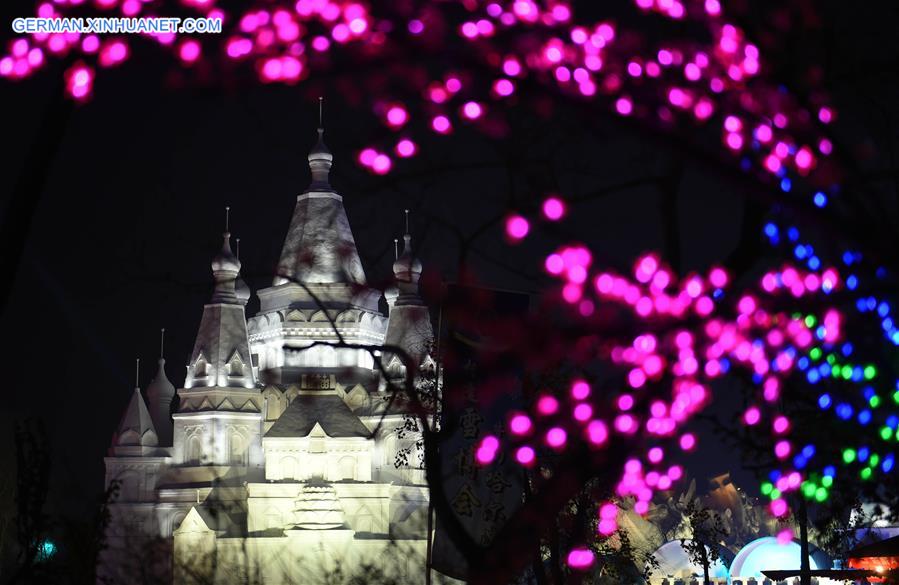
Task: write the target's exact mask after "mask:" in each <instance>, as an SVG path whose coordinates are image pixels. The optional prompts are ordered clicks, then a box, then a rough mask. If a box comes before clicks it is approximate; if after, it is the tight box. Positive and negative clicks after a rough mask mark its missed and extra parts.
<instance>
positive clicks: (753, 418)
mask: <svg viewBox="0 0 899 585" xmlns="http://www.w3.org/2000/svg"><path fill="white" fill-rule="evenodd" d="M761 418H762V413H761V411H759V409H758V408H756V407H755V406H750V407H749V408H747V409H746V412H744V413H743V422H744V423H746V424H747V425H749V426H753V425H756V424H758V422H759V421H760V420H761Z"/></svg>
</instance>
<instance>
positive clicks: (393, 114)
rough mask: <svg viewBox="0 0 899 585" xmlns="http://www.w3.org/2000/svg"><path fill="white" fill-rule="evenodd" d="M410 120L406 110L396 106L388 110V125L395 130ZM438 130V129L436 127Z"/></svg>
mask: <svg viewBox="0 0 899 585" xmlns="http://www.w3.org/2000/svg"><path fill="white" fill-rule="evenodd" d="M408 120H409V113H408V112H407V111H406V108H404V107H402V106H399V105H394V106H390V107H389V108H388V109H387V123H388V124H389V125H390V126H392V127H393V128H399V127H400V126H402V125H403V124H405V123H406V122H407V121H408ZM435 130H436V127H435Z"/></svg>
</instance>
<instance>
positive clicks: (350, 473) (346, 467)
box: [337, 455, 356, 480]
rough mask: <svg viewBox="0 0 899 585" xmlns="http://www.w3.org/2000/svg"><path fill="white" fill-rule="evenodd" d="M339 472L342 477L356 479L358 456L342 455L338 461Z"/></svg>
mask: <svg viewBox="0 0 899 585" xmlns="http://www.w3.org/2000/svg"><path fill="white" fill-rule="evenodd" d="M337 473H338V477H339V478H340V479H349V480H355V479H356V458H355V457H350V456H349V455H347V456H346V457H341V459H340V461H338V462H337Z"/></svg>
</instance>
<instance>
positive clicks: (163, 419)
mask: <svg viewBox="0 0 899 585" xmlns="http://www.w3.org/2000/svg"><path fill="white" fill-rule="evenodd" d="M157 363H158V364H159V369H157V370H156V377H155V378H153V381H152V382H150V385H149V386H147V399H148V401H149V403H150V417H151V418H152V419H153V426H155V427H156V434H157V436H158V437H159V444H160V445H161V446H164V447H168V446H170V445H171V444H172V415H171V407H172V399H174V397H175V386H174V385H173V384H172V383H171V382H170V381H169V379H168V377H167V376H166V375H165V327H163V328H162V329H161V330H160V332H159V360H158V362H157Z"/></svg>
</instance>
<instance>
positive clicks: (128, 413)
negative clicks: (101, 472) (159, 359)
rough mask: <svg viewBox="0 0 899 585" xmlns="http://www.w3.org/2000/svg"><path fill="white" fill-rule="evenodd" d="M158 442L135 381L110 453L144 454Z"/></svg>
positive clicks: (151, 420) (148, 412)
mask: <svg viewBox="0 0 899 585" xmlns="http://www.w3.org/2000/svg"><path fill="white" fill-rule="evenodd" d="M139 366H140V360H138V367H139ZM135 377H137V376H135ZM158 444H159V438H158V436H157V434H156V428H155V427H154V426H153V419H152V417H151V416H150V411H149V410H147V405H146V404H145V403H144V398H143V396H141V393H140V386H139V385H138V384H137V382H136V381H135V385H134V392H133V393H132V394H131V401H130V402H128V407H127V408H126V409H125V413H124V414H123V415H122V420H121V421H120V422H119V426H118V428H117V429H116V432H115V435H114V436H113V439H112V454H113V455H144V454H146V451H147V450H151V449H153V448H155V447H156V446H157V445H158Z"/></svg>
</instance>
